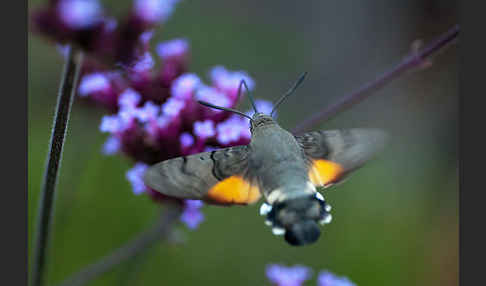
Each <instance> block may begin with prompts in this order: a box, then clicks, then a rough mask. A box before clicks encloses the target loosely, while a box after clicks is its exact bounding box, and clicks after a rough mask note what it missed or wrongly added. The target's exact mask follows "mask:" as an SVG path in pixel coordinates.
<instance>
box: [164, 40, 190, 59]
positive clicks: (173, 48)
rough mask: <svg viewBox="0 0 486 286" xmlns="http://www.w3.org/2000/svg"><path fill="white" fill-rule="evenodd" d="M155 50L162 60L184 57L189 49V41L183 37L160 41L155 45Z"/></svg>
mask: <svg viewBox="0 0 486 286" xmlns="http://www.w3.org/2000/svg"><path fill="white" fill-rule="evenodd" d="M156 51H157V54H158V55H159V57H160V58H162V59H163V60H166V59H170V58H179V57H184V56H186V55H187V53H188V51H189V42H188V41H187V39H184V38H178V39H174V40H170V41H166V42H162V43H160V44H158V45H157V47H156Z"/></svg>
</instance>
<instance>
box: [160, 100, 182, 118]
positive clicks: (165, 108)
mask: <svg viewBox="0 0 486 286" xmlns="http://www.w3.org/2000/svg"><path fill="white" fill-rule="evenodd" d="M184 106H185V103H184V101H182V100H180V99H177V98H173V97H171V98H169V99H167V101H166V102H165V103H164V104H163V105H162V112H163V113H164V115H168V116H171V117H175V116H179V113H180V112H181V111H182V109H184Z"/></svg>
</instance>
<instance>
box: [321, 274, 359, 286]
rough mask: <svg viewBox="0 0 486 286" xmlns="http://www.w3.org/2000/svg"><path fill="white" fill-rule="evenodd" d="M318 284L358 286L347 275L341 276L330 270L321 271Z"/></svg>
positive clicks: (326, 285)
mask: <svg viewBox="0 0 486 286" xmlns="http://www.w3.org/2000/svg"><path fill="white" fill-rule="evenodd" d="M317 285H319V286H356V284H354V283H353V282H351V280H349V279H348V278H347V277H340V276H336V275H334V274H332V273H331V272H328V271H321V272H320V273H319V277H318V278H317Z"/></svg>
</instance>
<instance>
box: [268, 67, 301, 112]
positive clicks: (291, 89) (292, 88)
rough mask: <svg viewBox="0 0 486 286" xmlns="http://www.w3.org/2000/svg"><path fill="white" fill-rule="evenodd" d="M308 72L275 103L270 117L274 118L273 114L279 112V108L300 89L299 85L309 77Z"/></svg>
mask: <svg viewBox="0 0 486 286" xmlns="http://www.w3.org/2000/svg"><path fill="white" fill-rule="evenodd" d="M307 74H308V72H304V73H302V75H301V76H300V77H299V79H298V80H297V81H296V82H295V84H294V86H292V87H291V88H290V89H289V90H288V91H287V92H286V93H285V94H284V95H282V96H281V97H280V98H279V100H278V101H277V103H275V107H274V108H273V109H272V112H270V116H272V114H273V112H275V110H277V108H278V106H279V105H280V104H281V103H282V102H283V101H284V100H285V99H286V98H287V97H289V96H290V95H291V94H292V93H294V91H295V90H296V89H297V88H298V87H299V85H300V84H301V83H302V82H303V81H304V79H305V77H306V76H307Z"/></svg>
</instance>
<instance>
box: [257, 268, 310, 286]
mask: <svg viewBox="0 0 486 286" xmlns="http://www.w3.org/2000/svg"><path fill="white" fill-rule="evenodd" d="M266 275H267V278H268V280H270V282H271V283H272V284H273V285H277V286H300V285H303V283H304V282H305V281H306V280H308V279H309V278H310V277H311V270H310V269H309V268H308V267H305V266H302V265H295V266H290V267H286V266H283V265H279V264H271V265H268V266H267V269H266Z"/></svg>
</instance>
